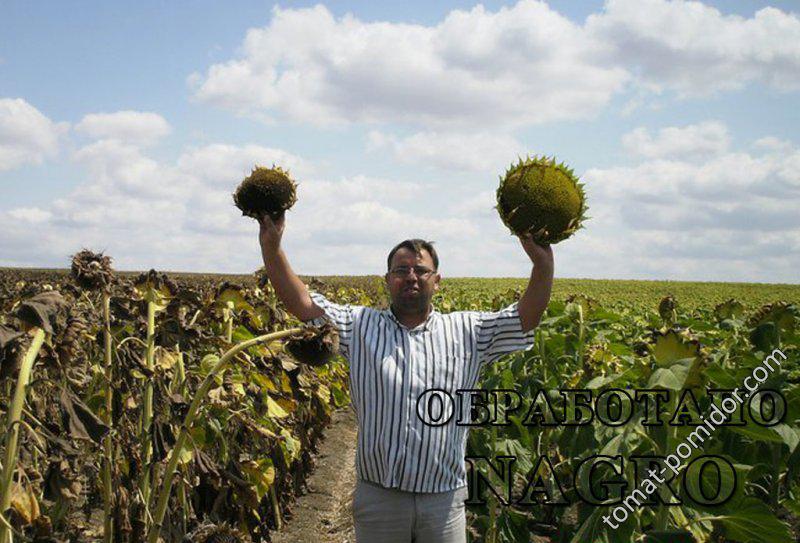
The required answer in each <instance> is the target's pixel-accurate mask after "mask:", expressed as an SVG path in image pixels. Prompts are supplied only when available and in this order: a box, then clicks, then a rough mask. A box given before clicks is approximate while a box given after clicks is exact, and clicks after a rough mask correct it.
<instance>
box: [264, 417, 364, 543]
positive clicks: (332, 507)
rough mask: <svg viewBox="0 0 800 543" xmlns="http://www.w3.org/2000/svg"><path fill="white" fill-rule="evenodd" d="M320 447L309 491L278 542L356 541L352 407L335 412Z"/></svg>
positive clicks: (274, 536) (277, 537) (275, 536)
mask: <svg viewBox="0 0 800 543" xmlns="http://www.w3.org/2000/svg"><path fill="white" fill-rule="evenodd" d="M332 419H333V420H332V422H331V425H330V426H329V427H328V429H327V430H326V431H325V438H324V440H323V442H322V443H321V444H320V447H319V455H318V456H317V462H316V468H315V469H314V473H312V474H311V477H309V479H308V494H306V495H304V496H301V497H300V498H298V500H297V502H296V503H295V504H294V506H293V507H292V519H291V520H290V521H289V522H288V523H287V524H286V526H284V527H283V529H282V530H281V531H280V532H275V533H273V534H272V540H273V541H274V542H275V543H296V542H298V541H313V542H314V543H353V542H354V541H355V535H354V533H353V517H352V512H351V507H352V503H353V489H354V488H355V484H356V473H355V454H356V418H355V414H354V413H353V410H352V409H351V408H350V407H346V408H344V409H340V410H339V411H337V412H336V413H334V414H333V417H332Z"/></svg>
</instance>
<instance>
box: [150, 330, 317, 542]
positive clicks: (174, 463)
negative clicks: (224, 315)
mask: <svg viewBox="0 0 800 543" xmlns="http://www.w3.org/2000/svg"><path fill="white" fill-rule="evenodd" d="M302 330H303V329H302V328H290V329H289V330H283V331H281V332H273V333H271V334H265V335H262V336H258V337H255V338H253V339H249V340H247V341H243V342H241V343H239V344H237V345H235V346H233V347H231V348H230V349H228V351H227V352H225V354H223V355H222V357H221V358H220V359H219V360H218V361H217V363H216V364H214V366H213V367H212V368H211V370H210V371H209V372H208V375H206V377H205V379H204V380H203V382H202V384H201V385H200V388H198V390H197V393H196V394H195V395H194V398H192V403H191V404H190V405H189V411H188V412H187V413H186V417H185V418H184V420H183V424H182V425H181V430H180V433H179V434H178V439H177V440H176V441H175V446H174V447H173V448H172V451H170V454H169V461H168V462H167V467H166V470H165V471H164V477H163V479H162V483H161V490H160V491H159V493H158V501H157V503H156V507H155V514H154V516H153V522H152V525H151V526H150V527H149V529H148V533H147V543H157V542H158V537H159V534H160V532H161V524H162V522H163V521H164V514H165V513H166V511H167V504H168V503H169V496H170V492H171V491H172V482H173V478H174V476H175V472H176V470H177V468H178V462H179V461H180V457H181V454H182V453H183V449H184V447H185V446H186V442H187V440H188V438H189V431H190V430H191V428H192V426H193V425H194V421H195V419H196V418H197V415H198V413H199V412H200V407H201V406H202V405H203V403H204V402H205V400H206V397H207V396H208V391H209V390H211V387H212V386H213V385H214V383H215V378H216V376H217V375H219V374H221V373H222V372H224V371H225V370H226V369H227V366H228V364H229V363H230V362H231V361H233V359H234V358H235V356H236V354H237V353H239V352H240V351H242V350H244V349H248V348H250V347H252V346H254V345H258V344H259V343H264V342H268V341H276V340H279V339H283V338H286V337H289V336H292V335H294V334H297V333H299V332H301V331H302Z"/></svg>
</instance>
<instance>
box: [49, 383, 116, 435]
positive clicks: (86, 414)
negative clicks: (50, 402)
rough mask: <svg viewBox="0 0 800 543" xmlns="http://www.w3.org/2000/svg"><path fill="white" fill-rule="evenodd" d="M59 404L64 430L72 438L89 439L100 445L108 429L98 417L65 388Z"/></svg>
mask: <svg viewBox="0 0 800 543" xmlns="http://www.w3.org/2000/svg"><path fill="white" fill-rule="evenodd" d="M59 403H60V404H61V417H62V421H63V425H64V428H67V429H68V430H69V433H70V436H71V437H72V438H75V439H86V440H89V439H91V440H92V441H94V442H95V443H100V441H101V440H102V439H103V438H104V437H105V435H106V434H107V433H108V432H109V427H108V426H107V425H106V424H105V423H104V422H103V421H102V420H100V417H98V416H97V415H95V414H94V413H93V412H92V410H91V409H89V407H88V406H87V405H86V404H85V403H83V402H82V401H80V400H79V399H78V398H77V396H75V395H74V394H72V393H71V392H70V391H68V390H67V389H66V388H62V389H61V394H60V395H59Z"/></svg>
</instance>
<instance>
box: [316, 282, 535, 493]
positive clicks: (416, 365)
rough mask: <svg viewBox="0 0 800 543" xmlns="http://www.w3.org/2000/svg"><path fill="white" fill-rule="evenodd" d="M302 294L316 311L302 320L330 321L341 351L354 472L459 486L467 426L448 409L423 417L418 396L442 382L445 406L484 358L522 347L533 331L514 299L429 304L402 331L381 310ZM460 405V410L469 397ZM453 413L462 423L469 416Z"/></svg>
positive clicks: (388, 482)
mask: <svg viewBox="0 0 800 543" xmlns="http://www.w3.org/2000/svg"><path fill="white" fill-rule="evenodd" d="M311 298H312V299H313V300H314V303H316V304H317V305H318V306H319V307H320V308H322V309H323V310H324V311H325V315H324V316H321V317H319V318H317V319H314V320H312V321H310V323H311V324H321V323H322V322H323V321H324V320H325V318H326V317H327V318H329V319H330V320H331V321H333V323H334V324H335V325H336V327H337V328H338V330H339V349H340V353H341V355H342V356H344V358H346V359H347V361H348V362H349V365H350V397H351V400H352V404H353V408H354V410H355V413H356V418H357V420H358V444H357V447H356V473H357V475H358V478H359V479H362V480H366V481H369V482H372V483H375V484H378V485H381V486H383V487H385V488H397V489H400V490H405V491H410V492H447V491H450V490H455V489H457V488H461V487H464V486H466V485H467V473H466V467H465V464H464V454H465V450H466V444H467V431H468V430H469V427H468V426H464V425H457V424H456V420H458V417H457V416H453V417H452V418H451V419H450V421H449V422H448V423H446V424H444V425H441V426H429V425H426V424H425V423H424V422H423V421H422V420H421V419H420V416H419V415H418V413H417V402H418V399H419V397H420V395H422V394H423V393H424V392H425V391H426V390H429V389H442V390H445V391H447V392H448V393H449V395H450V397H452V398H453V400H454V401H453V402H452V403H451V404H450V406H449V409H450V412H451V413H452V410H453V409H454V407H453V406H456V407H455V409H457V406H458V403H459V402H458V396H457V395H456V391H457V390H459V389H470V388H475V385H476V383H477V381H478V374H479V371H480V369H481V366H482V365H483V364H487V363H491V362H494V361H496V360H498V359H499V358H501V357H502V356H503V355H506V354H508V353H511V352H514V351H519V350H523V349H529V348H530V347H531V346H532V345H533V338H534V333H533V330H529V331H528V332H523V331H522V324H521V322H520V319H519V312H518V311H517V304H516V303H514V304H512V305H510V306H508V307H507V308H505V309H502V310H500V311H496V312H478V311H456V312H452V313H446V314H442V313H439V312H438V311H436V310H435V309H434V310H433V311H431V312H430V314H429V316H428V319H427V320H426V321H425V322H424V323H422V324H420V325H419V326H417V327H415V328H413V329H409V328H407V327H405V326H404V325H402V324H401V323H400V322H399V321H398V320H397V319H396V318H395V316H394V314H393V313H392V312H391V310H389V309H385V310H379V309H374V308H370V307H364V306H356V305H340V304H336V303H332V302H330V301H329V300H327V299H326V298H325V297H324V296H322V295H320V294H318V293H314V292H312V293H311ZM432 403H435V402H432ZM463 403H464V404H465V406H464V407H465V410H466V411H468V410H469V401H468V397H465V401H464V402H463ZM442 406H443V407H444V408H445V409H448V404H447V403H446V402H442V403H441V404H440V408H439V412H440V413H441V407H442ZM433 411H435V410H432V411H431V412H433ZM423 412H424V411H423ZM456 415H459V414H456ZM434 416H435V415H434ZM462 420H464V421H469V420H470V419H469V415H468V414H467V415H466V416H464V418H463V419H462Z"/></svg>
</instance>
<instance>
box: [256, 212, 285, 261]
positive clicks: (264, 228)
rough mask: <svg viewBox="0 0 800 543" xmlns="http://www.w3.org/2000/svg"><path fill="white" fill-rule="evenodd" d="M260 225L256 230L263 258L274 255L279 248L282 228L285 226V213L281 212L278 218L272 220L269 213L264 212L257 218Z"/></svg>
mask: <svg viewBox="0 0 800 543" xmlns="http://www.w3.org/2000/svg"><path fill="white" fill-rule="evenodd" d="M258 224H259V225H260V226H261V228H260V229H259V232H258V241H259V243H260V244H261V253H262V255H263V256H264V258H266V257H268V256H273V255H275V254H276V253H277V252H278V250H279V249H280V248H281V238H282V237H283V229H284V227H285V226H286V214H285V213H282V214H281V216H280V218H278V219H277V220H274V221H273V220H272V218H270V216H269V215H267V214H266V213H264V214H263V215H261V217H260V218H259V219H258Z"/></svg>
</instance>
